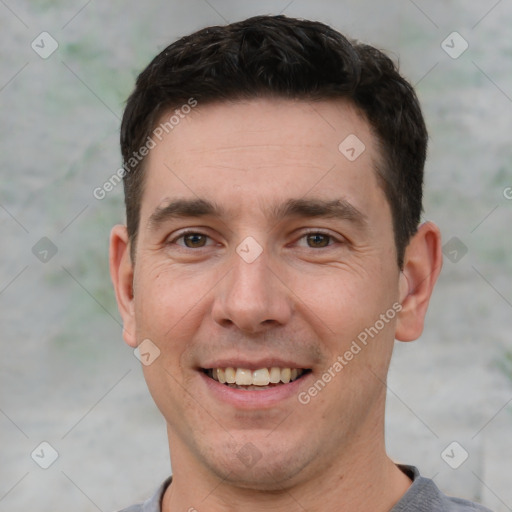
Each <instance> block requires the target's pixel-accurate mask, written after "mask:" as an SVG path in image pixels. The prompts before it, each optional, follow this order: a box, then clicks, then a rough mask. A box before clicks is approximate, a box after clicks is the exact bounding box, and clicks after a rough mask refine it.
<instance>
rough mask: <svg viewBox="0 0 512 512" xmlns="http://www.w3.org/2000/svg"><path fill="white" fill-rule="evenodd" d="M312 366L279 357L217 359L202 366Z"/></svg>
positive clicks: (248, 368)
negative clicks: (249, 359)
mask: <svg viewBox="0 0 512 512" xmlns="http://www.w3.org/2000/svg"><path fill="white" fill-rule="evenodd" d="M272 367H276V368H303V369H308V368H310V367H309V366H308V365H304V364H302V363H299V362H297V361H290V360H283V359H279V358H265V359H258V360H254V359H253V360H251V361H248V360H247V359H238V358H236V359H217V360H215V361H213V362H208V363H205V364H204V365H201V368H204V369H210V368H244V369H247V370H258V369H260V368H272Z"/></svg>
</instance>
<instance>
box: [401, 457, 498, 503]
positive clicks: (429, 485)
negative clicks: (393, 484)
mask: <svg viewBox="0 0 512 512" xmlns="http://www.w3.org/2000/svg"><path fill="white" fill-rule="evenodd" d="M400 468H401V469H402V471H404V472H405V473H406V474H408V475H409V476H410V477H411V479H412V480H413V483H412V485H411V487H409V490H408V491H407V492H406V493H405V494H404V496H403V497H402V499H401V500H400V501H399V502H398V503H397V504H396V505H395V506H394V507H393V509H392V510H391V512H405V511H409V510H415V511H416V512H469V511H473V512H491V511H490V510H489V509H488V508H485V507H484V506H483V505H480V504H478V503H473V502H472V501H468V500H464V499H461V498H452V497H451V496H447V495H446V494H444V493H442V492H441V491H440V490H439V488H438V487H437V485H436V484H435V483H434V482H433V481H432V480H430V479H429V478H424V477H422V476H421V475H420V474H419V471H418V470H417V468H415V467H413V466H400Z"/></svg>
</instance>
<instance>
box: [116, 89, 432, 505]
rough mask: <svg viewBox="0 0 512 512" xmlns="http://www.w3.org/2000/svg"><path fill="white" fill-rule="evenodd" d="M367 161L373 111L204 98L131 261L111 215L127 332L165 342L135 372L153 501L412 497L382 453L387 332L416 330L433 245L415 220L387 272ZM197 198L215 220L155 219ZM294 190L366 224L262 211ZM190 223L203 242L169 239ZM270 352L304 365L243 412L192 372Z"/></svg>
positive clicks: (156, 180)
mask: <svg viewBox="0 0 512 512" xmlns="http://www.w3.org/2000/svg"><path fill="white" fill-rule="evenodd" d="M349 134H355V135H356V136H357V137H358V138H359V139H360V140H361V141H363V143H364V144H365V147H366V149H365V150H364V152H363V153H362V154H361V155H360V156H359V157H358V158H357V159H356V160H355V161H349V160H348V159H347V158H346V157H345V156H344V155H343V154H342V153H341V152H340V151H339V150H338V146H339V144H340V142H341V141H343V140H344V139H345V138H346V137H347V136H348V135H349ZM379 160H380V155H379V152H378V149H377V144H376V140H375V138H374V136H373V135H372V133H371V132H370V129H369V125H368V123H367V122H366V120H365V119H364V118H363V117H362V116H360V115H359V114H358V113H357V112H356V111H355V109H354V108H352V106H351V105H350V104H348V103H346V102H344V101H339V100H338V101H331V100H329V101H323V102H315V103H309V102H306V101H291V100H283V99H255V100H250V101H245V102H233V103H221V104H208V105H199V106H198V107H197V108H196V109H195V110H194V111H193V112H192V113H191V114H190V115H188V116H187V117H186V118H185V119H183V120H182V121H181V123H180V124H179V125H178V126H177V127H175V128H174V130H173V131H172V132H170V133H169V134H167V135H166V136H165V137H164V139H163V140H162V142H159V143H158V144H157V146H156V147H155V148H154V149H152V150H151V152H150V154H149V155H148V157H147V160H146V172H147V174H146V177H145V180H146V182H145V189H144V193H143V197H142V206H141V212H140V230H139V233H138V237H137V242H136V253H135V254H136V257H135V264H133V262H132V261H131V259H130V254H129V253H130V246H129V240H128V236H127V232H126V227H125V226H121V225H119V226H115V227H114V228H113V230H112V234H111V240H110V249H111V256H110V264H111V274H112V279H113V283H114V286H115V290H116V296H117V301H118V305H119V310H120V312H121V315H122V318H123V322H124V332H123V335H124V339H125V341H126V343H127V344H128V345H130V346H131V347H136V346H137V345H138V344H139V343H141V342H142V340H144V339H150V340H151V341H152V343H154V345H156V346H157V347H158V348H159V350H160V356H159V357H158V359H156V360H155V362H153V363H152V364H150V365H148V366H144V367H143V369H144V375H145V378H146V381H147V384H148V387H149V390H150V392H151V394H152V396H153V398H154V400H155V403H156V404H157V406H158V407H159V409H160V411H161V412H162V414H163V416H164V417H165V419H166V422H167V425H168V437H169V445H170V450H171V463H172V469H173V483H172V485H171V486H170V487H169V488H168V489H167V491H166V493H165V496H164V500H163V510H164V511H170V510H172V511H177V510H183V511H185V510H189V509H190V507H194V508H196V509H197V510H199V511H203V510H204V511H211V512H215V511H217V510H219V511H220V510H222V511H235V510H244V511H253V510H254V511H255V510H272V511H280V510H287V511H288V510H290V507H292V508H293V509H295V510H297V509H302V508H303V509H305V510H308V511H317V510H318V511H320V510H339V511H344V510H347V511H348V510H361V511H382V512H384V511H388V510H390V509H391V508H392V506H393V505H394V504H395V503H396V502H397V501H399V499H400V498H401V497H402V496H403V494H404V493H405V492H406V491H407V489H408V487H409V485H410V480H409V478H408V477H407V476H406V475H405V474H404V473H402V472H401V471H400V470H399V469H398V468H397V466H396V465H395V464H394V463H393V462H392V461H391V460H390V459H389V457H388V456H387V454H386V451H385V445H384V408H385V396H386V386H385V382H386V375H387V371H388V366H389V361H390V358H391V353H392V349H393V345H394V340H395V338H396V339H398V340H402V341H410V340H414V339H416V338H417V337H418V336H419V335H420V334H421V332H422V329H423V322H424V317H425V313H426V310H427V307H428V302H429V299H430V295H431V293H432V290H433V287H434V284H435V281H436V279H437V277H438V275H439V272H440V269H441V258H442V257H441V243H440V234H439V230H438V228H437V227H436V226H435V225H434V224H432V223H425V224H423V225H422V226H420V227H419V229H418V231H417V233H416V235H415V236H414V237H413V238H412V239H411V241H410V243H409V246H408V247H407V250H406V254H405V263H404V267H403V269H402V271H401V270H400V269H399V268H398V265H397V257H396V248H395V245H394V237H393V228H392V218H391V210H390V207H389V204H388V202H387V200H386V197H385V195H384V192H383V190H382V189H381V187H380V186H379V184H378V182H377V179H376V174H375V169H376V166H377V165H378V164H379ZM197 198H202V199H206V200H209V201H212V202H215V203H216V204H218V205H220V206H222V207H224V208H225V210H226V211H225V215H224V216H223V217H221V218H219V217H216V216H212V215H206V216H200V217H185V218H168V219H167V220H165V221H163V222H159V223H151V222H150V221H149V219H150V217H151V216H152V214H153V213H154V212H155V210H156V209H158V208H159V207H163V206H165V205H167V204H169V203H170V202H172V201H174V200H176V199H197ZM289 199H317V200H327V201H332V200H338V199H340V200H343V201H346V202H348V203H350V205H352V206H353V207H354V208H355V209H357V210H358V211H359V212H360V214H361V218H363V219H364V220H363V222H357V221H355V220H353V219H350V218H329V217H315V216H311V215H309V216H308V215H306V216H297V215H291V216H286V217H283V218H279V219H276V218H272V217H271V216H270V208H271V207H272V206H274V205H280V204H282V203H284V202H286V201H287V200H289ZM184 228H189V229H191V230H193V231H194V232H198V233H200V234H203V235H207V236H206V237H201V236H199V237H198V238H197V236H196V238H194V237H192V241H191V240H190V237H189V238H188V239H185V238H178V237H179V236H180V234H182V233H183V231H184ZM308 231H312V232H313V233H314V232H318V231H320V232H321V233H323V234H324V235H327V236H318V235H317V237H315V236H314V235H311V234H310V235H309V236H306V235H307V232H308ZM249 236H250V237H253V238H254V239H255V240H256V241H257V243H258V244H259V245H260V246H261V248H262V252H261V254H260V255H259V256H258V257H257V258H256V259H255V260H254V261H253V262H252V263H247V262H246V261H244V259H243V258H242V257H241V256H240V255H239V253H237V251H236V248H237V246H239V244H240V243H241V242H242V241H243V240H244V239H246V237H249ZM198 242H199V243H198ZM186 244H187V245H188V246H189V247H187V245H186ZM201 245H203V246H202V247H201ZM397 303H398V304H401V311H400V312H399V313H398V314H397V315H396V316H395V317H394V318H393V319H392V320H390V321H389V322H388V323H386V324H385V326H384V328H382V329H381V330H380V331H379V333H378V335H376V336H375V337H374V338H373V339H371V341H370V342H369V343H368V344H367V345H366V346H365V347H364V348H363V349H362V350H361V351H360V352H359V353H358V354H357V355H355V356H354V357H353V359H352V360H351V361H349V362H348V364H347V365H346V366H344V367H343V370H342V371H340V372H338V373H336V376H335V377H334V378H332V380H331V381H330V382H329V383H328V385H326V386H325V387H324V388H323V389H322V390H321V391H320V392H319V393H318V394H317V395H316V396H314V397H313V398H312V399H311V401H310V402H309V403H308V404H306V405H303V404H301V403H300V402H299V401H298V399H297V396H298V393H300V392H307V390H308V389H309V388H310V387H311V386H312V385H313V384H314V383H315V381H317V380H318V379H319V378H320V377H321V376H322V374H324V372H325V371H326V370H327V369H328V368H329V367H331V366H332V365H333V363H334V362H335V361H336V358H337V356H339V355H343V354H344V353H345V352H346V351H347V350H348V349H349V348H350V346H351V343H352V341H353V340H355V339H356V338H357V336H358V334H359V333H361V332H362V331H364V329H365V328H368V327H370V326H373V325H374V324H375V323H376V320H378V319H379V317H380V315H381V314H385V313H386V311H388V310H389V309H390V308H392V305H393V304H397ZM267 357H268V358H283V359H289V358H290V357H292V358H293V361H294V362H297V364H300V365H301V367H303V368H309V369H311V370H312V372H311V374H309V375H306V376H305V377H303V378H302V379H299V380H298V381H297V382H296V383H295V384H294V386H295V388H294V389H295V391H294V393H292V395H291V396H288V397H286V398H284V399H282V400H280V401H277V402H276V403H273V404H264V405H257V404H256V405H255V404H254V403H251V402H250V400H249V401H248V402H247V404H246V406H245V405H233V403H231V402H228V401H225V400H223V399H221V398H219V396H218V395H217V394H215V393H212V391H211V389H210V388H209V387H208V386H207V385H205V377H204V375H203V374H202V373H201V372H200V371H198V368H199V367H204V365H206V364H207V363H208V362H212V361H213V360H214V358H225V359H234V358H241V359H242V360H247V361H257V360H259V359H262V358H267ZM238 393H239V394H240V393H246V391H242V390H240V391H239V392H238ZM258 393H264V391H263V392H262V391H258ZM249 442H250V443H251V444H252V448H251V450H252V453H256V454H257V457H256V458H255V460H256V459H257V458H258V457H261V458H259V459H258V460H257V461H256V463H254V464H251V465H249V464H247V461H246V462H245V463H244V461H243V460H241V458H240V456H237V454H238V455H239V453H240V452H239V451H240V449H241V448H242V447H244V446H245V445H246V444H247V443H249Z"/></svg>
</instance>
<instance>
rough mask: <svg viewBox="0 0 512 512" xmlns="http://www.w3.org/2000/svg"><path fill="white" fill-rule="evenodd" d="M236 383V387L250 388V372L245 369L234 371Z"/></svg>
mask: <svg viewBox="0 0 512 512" xmlns="http://www.w3.org/2000/svg"><path fill="white" fill-rule="evenodd" d="M236 383H237V385H238V386H250V385H251V384H252V372H251V370H246V369H245V368H237V369H236Z"/></svg>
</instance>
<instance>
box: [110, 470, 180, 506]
mask: <svg viewBox="0 0 512 512" xmlns="http://www.w3.org/2000/svg"><path fill="white" fill-rule="evenodd" d="M171 480H172V476H170V477H169V478H167V479H166V480H165V481H164V482H163V483H162V484H161V485H160V486H159V487H158V489H157V490H156V491H155V492H154V493H153V496H151V497H150V498H148V499H147V500H146V501H144V502H143V503H138V504H136V505H131V506H130V507H128V508H123V509H122V510H119V511H118V512H161V510H162V498H163V495H164V492H165V490H166V489H167V487H168V486H169V485H170V483H171Z"/></svg>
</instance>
